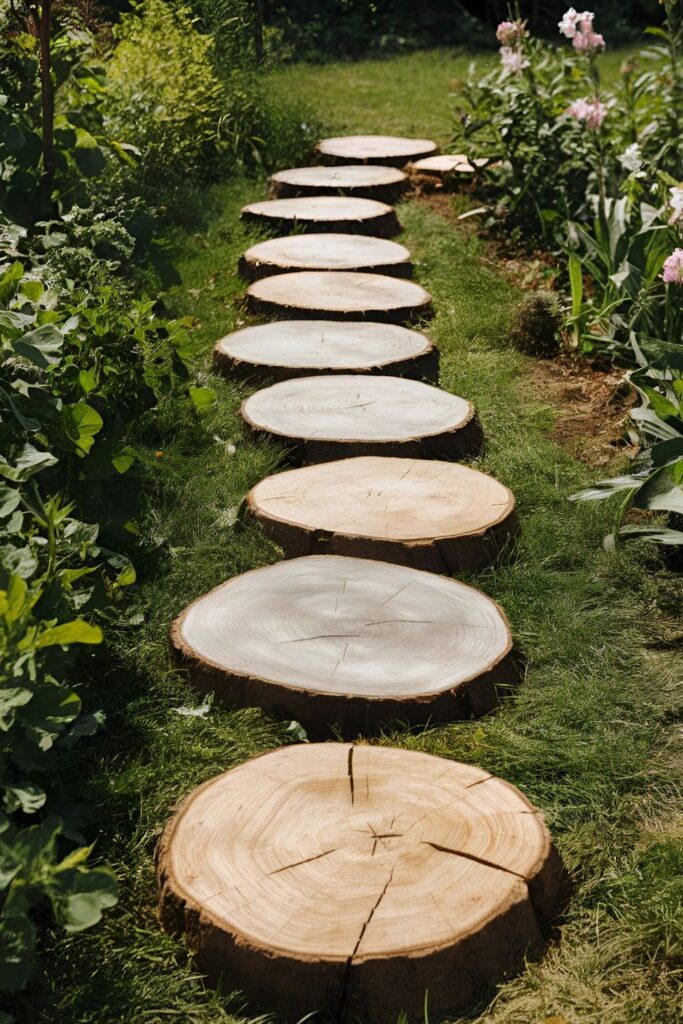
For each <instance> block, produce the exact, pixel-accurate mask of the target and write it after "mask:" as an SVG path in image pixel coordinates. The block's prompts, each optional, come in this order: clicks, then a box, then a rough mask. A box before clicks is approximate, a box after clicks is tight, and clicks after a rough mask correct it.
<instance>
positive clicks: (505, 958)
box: [157, 743, 563, 1022]
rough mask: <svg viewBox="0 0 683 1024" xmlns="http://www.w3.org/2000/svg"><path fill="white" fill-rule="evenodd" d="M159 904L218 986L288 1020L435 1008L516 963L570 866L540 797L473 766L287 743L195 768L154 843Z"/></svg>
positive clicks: (375, 1017) (389, 1016)
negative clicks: (226, 764)
mask: <svg viewBox="0 0 683 1024" xmlns="http://www.w3.org/2000/svg"><path fill="white" fill-rule="evenodd" d="M157 870H158V878H159V886H160V904H161V918H162V922H163V924H164V926H165V927H166V928H167V929H169V930H171V931H173V932H184V933H185V934H186V936H187V939H188V942H189V944H190V946H191V948H192V949H193V950H195V951H196V959H197V965H198V967H199V969H200V970H201V971H202V972H204V973H205V974H206V975H207V977H208V979H209V981H210V982H211V983H217V982H219V981H221V980H223V981H224V983H226V984H227V985H228V986H229V987H230V988H231V989H232V988H236V987H237V988H240V989H242V990H243V991H245V993H246V994H247V996H248V998H249V999H250V1001H251V1004H252V1005H253V1006H254V1007H260V1006H262V1007H263V1008H264V1009H266V1010H268V1011H275V1012H277V1013H278V1014H279V1015H280V1016H281V1017H286V1018H287V1019H288V1020H295V1019H298V1017H300V1016H302V1015H304V1014H305V1013H309V1012H311V1011H313V1010H317V1011H320V1012H323V1013H331V1014H332V1016H333V1017H334V1018H335V1019H342V1020H344V1021H349V1022H350V1021H354V1020H356V1019H362V1020H368V1021H388V1020H395V1019H396V1016H397V1015H398V1014H399V1013H400V1012H401V1011H405V1012H406V1013H407V1015H408V1018H409V1020H410V1021H411V1022H412V1021H418V1020H419V1021H421V1020H422V1015H421V1014H422V1007H423V1002H424V994H425V990H428V991H429V1006H430V1011H431V1012H432V1013H433V1014H435V1015H437V1016H438V1017H440V1016H441V1015H442V1014H445V1013H447V1012H455V1011H459V1010H463V1009H465V1008H466V1007H467V1006H468V1005H470V1004H471V1003H472V1002H473V1000H474V999H476V998H477V996H478V995H479V994H480V992H481V989H482V987H483V986H490V985H492V984H495V983H496V982H498V981H500V980H501V979H502V978H503V977H504V976H505V975H506V974H507V973H509V972H511V971H515V970H518V969H519V968H521V967H522V966H523V962H524V957H525V956H526V955H527V954H528V953H529V952H532V951H534V950H537V949H538V948H539V947H540V945H541V942H542V938H543V933H544V930H545V929H546V928H547V926H548V924H549V923H550V921H551V920H552V918H553V916H554V914H555V913H556V910H557V905H558V900H559V898H560V892H561V884H562V881H563V876H562V866H561V863H560V861H559V858H558V856H557V853H556V852H555V849H554V847H553V845H552V843H551V840H550V836H549V835H548V831H547V829H546V827H545V825H544V823H543V820H542V819H541V817H540V815H539V814H538V812H537V811H536V809H535V808H534V807H533V806H532V805H531V804H530V803H529V801H528V800H527V799H526V798H525V797H524V796H523V795H522V794H521V793H520V792H519V791H518V790H516V789H515V788H514V787H513V786H511V785H509V784H508V783H506V782H504V781H502V780H501V779H497V778H495V777H493V776H491V775H490V774H488V773H487V772H484V771H482V770H481V769H479V768H476V767H472V766H470V765H465V764H459V763H457V762H454V761H448V760H445V759H442V758H438V757H433V756H430V755H428V754H422V753H418V752H415V751H406V750H397V749H393V748H389V747H373V746H365V745H348V744H341V743H325V744H301V745H298V746H289V747H285V748H281V749H280V750H276V751H273V752H271V753H268V754H265V755H262V756H261V757H257V758H255V759H253V760H251V761H249V762H247V763H246V764H243V765H241V766H239V767H238V768H234V769H232V770H231V771H228V772H226V773H225V774H223V775H220V776H218V777H217V778H215V779H212V780H210V781H209V782H207V783H205V784H204V785H203V786H201V787H200V788H199V789H197V790H195V791H194V792H193V793H192V794H190V796H189V797H188V798H187V799H186V801H185V802H184V803H183V805H182V806H181V808H180V809H179V811H178V813H177V814H176V816H175V817H174V818H173V819H172V821H171V822H170V823H169V825H168V827H167V829H166V831H165V833H164V836H163V838H162V841H161V843H160V846H159V850H158V856H157Z"/></svg>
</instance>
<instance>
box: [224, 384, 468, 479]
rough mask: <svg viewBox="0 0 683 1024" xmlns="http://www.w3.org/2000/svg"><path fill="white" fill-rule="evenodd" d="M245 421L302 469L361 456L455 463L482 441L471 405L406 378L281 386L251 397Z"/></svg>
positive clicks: (243, 409) (244, 407) (242, 410)
mask: <svg viewBox="0 0 683 1024" xmlns="http://www.w3.org/2000/svg"><path fill="white" fill-rule="evenodd" d="M364 410H366V411H365V412H364ZM240 416H241V417H242V420H243V422H244V424H245V426H246V428H247V430H248V431H250V432H251V433H253V434H255V435H261V436H265V437H267V438H270V439H274V440H276V441H279V442H280V443H281V444H284V445H285V446H286V447H287V448H288V450H289V452H288V454H289V457H290V459H291V460H292V461H293V462H295V463H296V464H298V465H301V464H306V463H316V462H330V461H332V460H334V459H343V458H348V457H351V456H355V455H382V456H393V457H398V458H413V459H421V458H422V459H424V458H427V459H445V460H448V459H453V460H457V459H462V458H465V456H467V455H473V454H476V453H477V452H479V451H480V450H481V447H482V443H483V440H484V435H483V432H482V429H481V424H480V423H479V420H478V419H477V417H476V416H475V412H474V406H473V405H472V403H471V402H468V401H467V400H466V399H464V398H459V397H457V396H456V395H452V394H450V393H449V392H447V391H443V390H442V389H441V388H435V387H432V386H431V385H429V384H424V383H422V382H419V381H412V380H403V379H401V378H400V377H384V376H375V377H368V378H365V379H363V378H360V379H359V378H358V377H356V376H354V375H353V374H347V375H339V376H333V377H327V376H319V377H306V378H302V379H300V380H290V381H283V382H281V383H278V384H273V385H272V386H271V387H269V388H262V389H261V390H259V391H256V392H254V394H253V395H250V396H249V398H246V399H245V400H244V401H243V402H242V405H241V407H240Z"/></svg>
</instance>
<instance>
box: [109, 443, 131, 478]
mask: <svg viewBox="0 0 683 1024" xmlns="http://www.w3.org/2000/svg"><path fill="white" fill-rule="evenodd" d="M136 461H137V454H136V452H135V449H134V448H130V447H125V448H121V449H120V451H118V452H117V453H116V455H114V456H112V460H111V464H112V466H113V467H114V469H115V470H116V472H117V473H121V474H123V473H127V472H128V470H129V469H130V467H131V466H132V465H133V464H134V463H135V462H136Z"/></svg>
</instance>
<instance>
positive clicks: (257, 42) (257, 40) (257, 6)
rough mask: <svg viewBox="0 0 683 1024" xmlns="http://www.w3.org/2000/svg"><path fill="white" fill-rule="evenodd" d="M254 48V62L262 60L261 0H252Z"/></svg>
mask: <svg viewBox="0 0 683 1024" xmlns="http://www.w3.org/2000/svg"><path fill="white" fill-rule="evenodd" d="M254 50H255V52H256V63H257V64H261V63H262V62H263V0H254Z"/></svg>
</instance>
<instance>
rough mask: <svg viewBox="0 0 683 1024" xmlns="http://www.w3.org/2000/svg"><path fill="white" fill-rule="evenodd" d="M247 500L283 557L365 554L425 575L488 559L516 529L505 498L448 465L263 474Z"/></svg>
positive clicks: (505, 493)
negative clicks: (265, 475) (427, 571)
mask: <svg viewBox="0 0 683 1024" xmlns="http://www.w3.org/2000/svg"><path fill="white" fill-rule="evenodd" d="M246 500H247V507H248V508H249V510H250V511H251V512H252V513H253V514H254V515H255V516H256V517H257V518H258V519H259V520H260V522H261V524H262V526H263V528H264V530H265V531H266V533H267V534H268V535H269V536H270V537H272V538H273V539H274V540H275V541H276V543H278V544H279V545H280V546H281V547H282V548H283V549H284V551H285V553H286V555H287V556H288V557H290V558H292V557H295V556H297V555H309V554H332V555H351V556H358V557H361V558H375V559H379V560H380V561H385V562H395V563H398V564H400V565H409V566H412V567H413V568H415V569H428V570H430V571H432V572H439V573H446V574H447V575H450V574H452V573H458V572H461V571H463V570H467V569H478V568H482V567H483V566H485V565H489V564H490V563H491V562H493V561H494V559H495V558H496V557H497V555H498V554H499V553H500V551H501V549H502V548H503V547H504V546H505V545H506V543H507V542H508V541H509V539H510V538H511V536H513V535H514V533H515V532H516V528H517V523H516V517H515V514H514V507H515V499H514V497H513V495H512V493H511V491H509V490H508V489H507V487H504V486H503V484H501V483H499V482H498V481H497V480H494V479H493V477H490V476H487V475H486V474H485V473H480V472H478V471H477V470H475V469H469V468H468V467H466V466H462V465H460V464H459V463H457V462H436V461H427V460H422V459H394V458H382V457H379V456H364V457H360V458H355V459H341V460H339V461H337V462H325V463H322V464H321V465H319V466H305V467H303V468H302V469H290V470H287V471H286V472H284V473H277V474H275V475H274V476H269V477H266V479H265V480H262V481H261V482H260V483H258V484H257V485H256V487H254V488H252V490H251V491H250V492H249V494H248V495H247V499H246Z"/></svg>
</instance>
